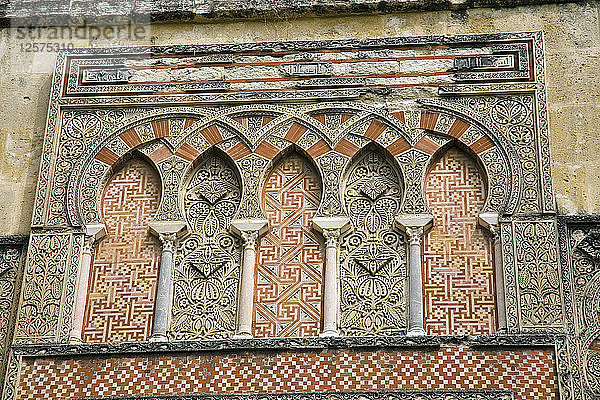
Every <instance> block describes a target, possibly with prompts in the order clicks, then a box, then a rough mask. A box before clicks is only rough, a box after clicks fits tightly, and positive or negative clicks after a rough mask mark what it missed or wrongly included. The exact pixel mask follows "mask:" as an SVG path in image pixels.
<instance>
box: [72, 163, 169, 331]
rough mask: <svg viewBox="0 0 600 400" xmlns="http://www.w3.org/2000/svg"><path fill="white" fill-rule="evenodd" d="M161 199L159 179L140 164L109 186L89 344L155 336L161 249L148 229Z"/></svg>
mask: <svg viewBox="0 0 600 400" xmlns="http://www.w3.org/2000/svg"><path fill="white" fill-rule="evenodd" d="M159 199H160V181H159V178H158V176H157V175H156V173H155V172H154V171H153V170H152V169H151V167H150V166H149V165H148V164H147V163H145V162H144V161H141V160H139V159H133V160H130V161H129V162H127V163H126V164H125V165H124V166H123V167H122V168H121V169H120V170H119V171H118V172H117V173H116V174H114V175H113V177H112V178H111V179H110V181H109V182H108V184H107V185H106V188H105V190H104V193H103V196H102V216H103V219H104V223H105V226H106V237H105V238H104V239H103V240H102V241H101V242H100V243H99V244H98V247H97V249H96V251H95V252H94V258H93V264H92V267H91V269H90V282H89V291H88V300H87V305H86V313H85V319H84V327H83V333H82V339H83V340H84V341H87V342H121V341H124V342H126V341H136V340H143V339H146V338H148V337H149V336H150V333H151V327H152V317H153V312H154V297H155V292H156V282H157V277H158V268H159V260H160V245H159V243H158V240H157V239H156V238H155V237H153V236H152V235H151V233H150V231H149V229H148V223H149V222H150V221H151V220H152V218H153V216H154V214H155V213H156V210H157V209H158V203H159Z"/></svg>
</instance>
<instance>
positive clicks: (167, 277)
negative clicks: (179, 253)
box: [150, 233, 176, 341]
mask: <svg viewBox="0 0 600 400" xmlns="http://www.w3.org/2000/svg"><path fill="white" fill-rule="evenodd" d="M175 238H176V236H175V233H161V234H160V235H159V239H160V241H161V242H162V254H161V257H160V269H159V271H158V285H157V288H156V300H155V303H154V321H153V325H152V336H151V337H150V340H152V341H164V340H167V328H168V321H169V310H170V308H171V307H170V306H171V296H172V294H171V276H172V272H173V251H174V247H175Z"/></svg>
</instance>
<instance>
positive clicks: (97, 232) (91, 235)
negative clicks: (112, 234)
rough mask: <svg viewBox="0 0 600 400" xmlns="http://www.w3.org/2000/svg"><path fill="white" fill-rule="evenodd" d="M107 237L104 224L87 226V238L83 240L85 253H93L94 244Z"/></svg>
mask: <svg viewBox="0 0 600 400" xmlns="http://www.w3.org/2000/svg"><path fill="white" fill-rule="evenodd" d="M104 236H106V227H105V226H104V224H90V225H86V226H85V236H84V240H83V251H84V252H86V253H91V252H92V249H93V248H94V244H95V243H96V242H97V241H98V240H100V239H102V238H103V237H104Z"/></svg>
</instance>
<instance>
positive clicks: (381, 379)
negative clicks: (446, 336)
mask: <svg viewBox="0 0 600 400" xmlns="http://www.w3.org/2000/svg"><path fill="white" fill-rule="evenodd" d="M449 388H452V390H462V391H464V390H509V391H512V392H514V398H515V400H534V399H535V400H555V399H558V383H557V379H556V371H555V360H554V352H553V350H552V349H549V348H546V349H523V350H519V351H515V350H495V351H491V350H471V349H465V348H458V347H446V348H441V349H439V350H431V351H419V350H378V351H355V350H326V351H321V352H315V351H310V350H307V351H302V352H277V353H267V354H264V353H261V354H257V353H236V354H222V353H211V354H206V353H190V354H187V355H178V356H170V355H149V356H148V355H146V356H122V357H118V356H109V357H97V356H92V357H89V358H85V359H65V358H59V359H53V358H35V359H31V358H24V359H23V364H22V367H21V375H20V382H19V385H18V390H17V396H16V398H17V399H19V400H24V399H41V398H52V399H56V398H85V397H89V398H98V397H109V396H132V395H139V396H158V395H183V394H186V393H207V394H233V393H273V392H283V393H285V392H287V393H299V392H327V391H330V392H331V391H378V390H448V389H449Z"/></svg>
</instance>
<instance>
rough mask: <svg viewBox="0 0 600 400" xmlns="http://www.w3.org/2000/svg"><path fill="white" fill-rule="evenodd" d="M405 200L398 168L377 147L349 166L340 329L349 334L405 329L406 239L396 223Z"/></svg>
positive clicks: (370, 333) (342, 254) (342, 258)
mask: <svg viewBox="0 0 600 400" xmlns="http://www.w3.org/2000/svg"><path fill="white" fill-rule="evenodd" d="M401 200H402V181H401V178H400V175H399V172H398V170H397V168H396V167H395V166H394V165H393V164H392V163H391V162H390V161H389V160H387V159H386V158H385V157H384V156H382V155H381V154H379V153H378V152H377V151H376V150H368V151H367V152H366V153H365V154H363V155H361V156H360V158H359V159H358V160H357V161H356V162H355V163H354V165H353V166H351V168H350V171H349V172H348V174H347V178H346V186H345V191H344V201H345V204H346V210H347V212H348V216H349V217H350V223H351V226H352V229H351V231H350V233H349V234H347V235H346V236H345V237H344V238H343V240H342V244H341V250H340V287H341V294H340V329H341V330H342V332H343V333H344V334H346V335H372V334H379V335H382V334H394V333H399V332H400V331H402V330H404V329H405V328H406V298H405V287H406V241H405V238H404V235H403V234H402V233H400V232H399V231H398V230H396V229H395V228H394V226H393V224H394V217H395V216H396V215H397V214H398V213H399V211H400V203H401Z"/></svg>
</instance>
